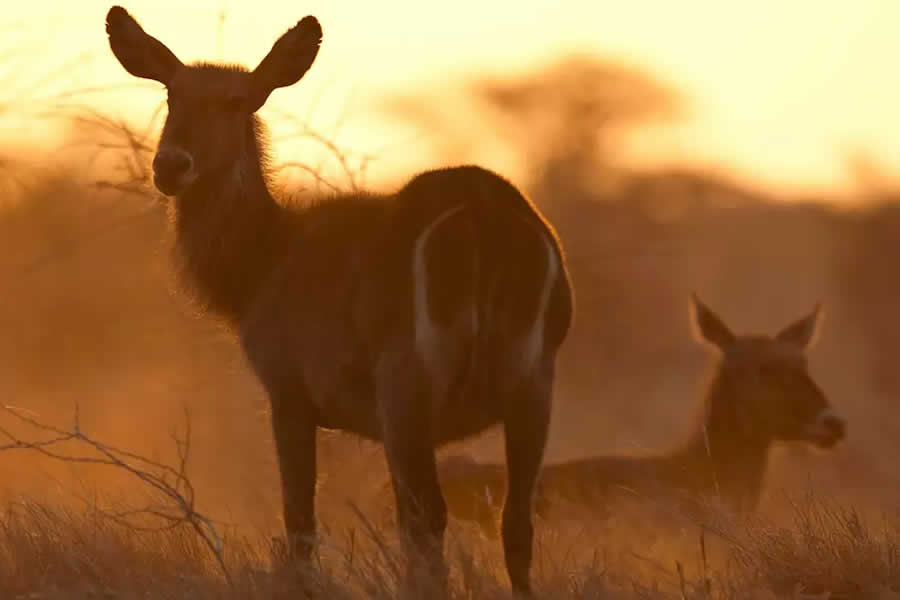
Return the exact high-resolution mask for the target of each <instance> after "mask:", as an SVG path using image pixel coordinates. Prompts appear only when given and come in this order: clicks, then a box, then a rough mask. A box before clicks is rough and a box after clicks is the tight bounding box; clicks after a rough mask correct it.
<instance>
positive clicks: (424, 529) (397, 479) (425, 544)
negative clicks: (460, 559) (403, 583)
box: [376, 352, 447, 592]
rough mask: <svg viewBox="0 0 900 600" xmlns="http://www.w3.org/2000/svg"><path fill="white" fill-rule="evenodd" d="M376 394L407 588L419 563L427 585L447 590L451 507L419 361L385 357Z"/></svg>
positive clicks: (406, 356) (403, 356)
mask: <svg viewBox="0 0 900 600" xmlns="http://www.w3.org/2000/svg"><path fill="white" fill-rule="evenodd" d="M376 394H377V401H378V405H379V410H380V415H381V420H382V435H383V443H384V451H385V455H386V457H387V462H388V467H389V469H390V472H391V480H392V482H393V486H394V495H395V498H396V503H397V509H396V510H397V526H398V528H399V529H400V532H401V535H402V536H403V538H404V542H405V544H406V547H407V557H408V562H409V566H408V569H409V577H408V578H409V581H408V582H407V583H408V584H409V585H415V579H416V577H414V575H415V574H416V572H417V571H418V570H419V569H418V568H417V567H418V566H419V561H420V560H424V566H425V567H426V569H427V570H426V574H427V575H428V576H429V579H430V581H425V582H423V583H425V584H426V585H429V584H433V583H437V585H438V586H439V587H441V588H443V587H444V585H445V581H446V566H445V565H444V560H443V543H444V530H445V529H446V527H447V505H446V503H445V502H444V496H443V494H442V493H441V486H440V482H439V480H438V473H437V463H436V460H435V452H434V442H433V440H432V435H431V414H430V404H431V398H430V397H429V391H428V386H427V379H426V377H425V374H424V371H423V369H422V368H421V367H420V366H419V361H418V359H417V357H415V356H414V355H411V354H408V353H405V352H395V353H387V354H385V355H384V356H383V357H382V359H381V360H380V361H379V365H378V368H377V373H376ZM415 587H416V588H418V586H417V585H415ZM418 591H419V592H421V591H422V590H421V588H419V589H418Z"/></svg>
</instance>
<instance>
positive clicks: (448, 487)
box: [438, 300, 845, 537]
mask: <svg viewBox="0 0 900 600" xmlns="http://www.w3.org/2000/svg"><path fill="white" fill-rule="evenodd" d="M694 308H695V314H696V323H697V326H698V328H699V332H700V335H701V336H702V338H703V339H704V340H705V341H707V342H709V343H711V344H713V345H715V346H717V347H718V348H719V349H720V350H721V352H722V359H721V361H720V362H719V364H718V365H717V368H716V371H715V375H714V377H713V380H712V384H711V385H710V388H709V390H708V392H707V395H706V399H705V401H704V404H703V417H702V420H701V422H700V423H699V424H698V426H697V428H696V429H695V431H694V432H693V434H692V435H691V437H690V438H689V439H688V441H687V442H686V443H685V444H683V445H682V446H680V447H678V448H676V449H675V450H673V451H672V452H669V453H665V454H660V455H656V456H644V457H633V456H599V457H592V458H584V459H579V460H571V461H565V462H559V463H553V464H547V465H544V467H543V469H542V471H541V474H540V476H539V479H538V485H537V498H536V501H535V504H536V508H537V512H538V514H540V515H541V516H542V517H544V518H547V519H551V520H552V519H554V518H555V516H556V515H555V514H554V513H555V511H554V508H555V507H558V506H560V505H562V504H568V505H569V506H573V505H574V506H583V507H584V508H586V509H588V510H590V511H591V512H593V513H604V512H608V511H609V510H610V506H609V502H608V501H609V500H610V494H611V493H614V492H617V491H627V492H628V493H637V494H638V495H639V496H644V497H651V498H656V499H666V500H667V501H674V502H675V503H676V504H678V505H679V506H680V507H681V508H682V509H686V510H688V511H690V512H695V511H698V510H699V511H702V507H703V506H704V505H706V501H707V500H709V499H713V498H718V500H719V501H720V502H721V504H724V506H725V507H726V508H727V509H729V510H730V511H732V512H733V513H736V514H747V513H749V512H750V511H752V510H753V509H754V508H755V507H756V505H757V503H758V500H759V497H760V492H761V490H762V485H763V476H764V473H765V467H766V462H767V457H768V453H769V448H770V447H771V445H772V444H773V443H774V442H776V441H788V442H807V443H812V444H815V445H818V446H822V447H830V446H831V445H833V444H835V443H836V442H837V441H838V440H840V439H841V438H842V437H843V436H844V429H845V425H844V422H843V421H842V420H840V419H838V418H837V417H834V416H830V417H827V418H826V419H825V420H821V417H822V416H823V415H828V414H829V413H828V412H825V411H828V410H829V403H828V400H827V399H826V397H825V396H824V394H823V393H822V392H821V390H820V389H819V387H818V386H817V385H816V383H815V382H814V381H813V380H812V379H811V378H810V376H809V374H808V373H807V369H806V359H805V356H804V351H805V349H806V348H807V346H808V345H809V343H810V341H811V339H812V337H813V332H814V330H815V326H816V321H817V318H818V314H819V312H818V309H816V310H815V311H814V312H812V313H811V314H810V315H808V316H806V317H804V318H803V319H800V320H799V321H797V322H795V323H794V324H792V325H790V326H788V327H787V328H785V329H784V330H782V332H781V333H779V334H778V335H777V336H775V337H774V338H770V337H766V336H740V337H738V336H735V335H734V334H732V333H731V331H730V330H729V329H728V327H727V326H725V324H724V323H723V322H722V321H721V320H720V319H719V318H718V317H717V316H716V315H715V314H714V313H712V311H710V310H709V309H708V308H707V307H706V306H704V305H703V304H702V303H700V302H699V301H697V300H695V304H694ZM438 474H439V477H440V481H441V486H442V488H443V490H444V496H445V497H446V499H447V506H448V510H449V512H450V514H451V515H453V516H454V517H456V518H458V519H461V520H465V521H472V522H475V523H477V524H478V525H479V526H480V527H481V528H482V530H483V531H484V533H485V534H486V535H488V536H490V537H493V536H495V535H496V518H497V514H498V511H499V509H500V507H501V505H502V502H503V498H504V494H505V487H506V485H505V483H506V482H505V472H504V469H503V466H502V465H497V464H487V463H479V462H476V461H475V460H473V459H471V458H468V457H463V456H451V457H448V458H447V459H445V460H443V461H441V463H439V465H438Z"/></svg>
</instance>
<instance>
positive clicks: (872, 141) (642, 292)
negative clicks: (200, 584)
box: [0, 0, 900, 528]
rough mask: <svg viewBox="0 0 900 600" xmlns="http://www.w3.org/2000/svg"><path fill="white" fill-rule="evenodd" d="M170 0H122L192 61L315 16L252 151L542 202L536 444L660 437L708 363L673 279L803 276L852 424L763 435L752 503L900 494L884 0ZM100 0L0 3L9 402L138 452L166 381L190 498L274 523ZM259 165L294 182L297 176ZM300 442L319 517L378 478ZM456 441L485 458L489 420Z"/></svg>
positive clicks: (774, 310)
mask: <svg viewBox="0 0 900 600" xmlns="http://www.w3.org/2000/svg"><path fill="white" fill-rule="evenodd" d="M183 5H184V3H175V2H170V1H168V0H166V1H158V2H152V3H151V2H133V3H131V4H129V5H127V8H128V9H129V10H130V11H131V12H132V14H133V15H134V16H135V17H136V18H137V19H138V20H139V21H140V22H141V23H142V24H143V26H144V27H145V28H146V29H147V31H148V32H149V33H150V34H151V35H154V36H156V37H158V38H160V39H161V40H163V41H164V42H166V43H167V44H168V45H169V46H170V47H171V48H172V49H173V50H174V51H175V52H176V53H177V54H178V55H179V56H180V58H182V60H184V61H186V62H187V61H190V60H195V59H200V58H210V59H216V58H218V57H221V58H223V59H225V60H233V61H236V62H241V63H245V64H248V65H250V66H254V65H255V64H256V63H257V62H258V61H259V60H260V59H261V58H262V56H264V54H265V53H266V52H267V51H268V49H269V48H270V47H271V44H272V42H273V41H274V40H275V39H276V38H277V36H278V35H280V34H281V33H282V32H283V31H284V30H285V29H287V28H288V27H289V26H291V25H292V24H293V23H294V22H296V20H297V19H299V18H300V17H302V16H303V15H305V14H307V13H312V14H315V15H317V17H318V18H319V19H320V20H321V22H322V24H323V29H324V32H325V34H324V42H323V46H322V50H321V52H320V54H319V57H318V59H317V62H316V64H315V66H314V67H313V68H312V69H311V71H310V72H309V74H308V75H307V77H306V78H305V79H304V80H303V82H302V83H300V84H298V85H297V86H294V87H293V88H290V89H287V90H279V91H278V92H276V93H275V94H273V96H272V99H271V101H270V104H269V105H267V107H266V108H264V109H263V111H262V115H263V116H264V117H265V118H266V119H267V120H269V122H270V124H271V126H272V130H273V131H272V133H273V138H274V142H275V143H274V149H273V150H274V157H275V160H276V162H277V163H287V162H291V161H298V162H303V163H304V164H306V165H307V166H309V167H310V168H311V169H313V170H315V171H316V172H317V173H320V175H321V177H324V178H325V179H326V180H327V181H328V182H330V183H332V184H333V185H336V186H338V187H341V188H347V187H349V186H350V185H352V184H353V183H354V182H355V183H357V184H359V183H365V184H367V185H370V186H372V187H374V188H376V189H384V190H389V189H392V188H394V187H396V186H397V185H399V184H401V183H402V181H403V179H405V178H406V177H408V176H409V174H410V173H412V172H414V171H415V170H416V169H420V168H425V167H429V166H438V165H444V164H452V163H460V162H470V161H475V162H479V163H481V164H483V165H485V166H487V167H490V168H494V169H498V170H500V171H502V172H503V173H505V174H507V175H508V176H509V177H510V178H511V179H512V180H513V181H514V182H515V183H516V184H517V185H519V186H520V187H522V189H524V190H525V191H526V192H527V193H528V194H529V195H530V196H531V197H532V198H533V199H534V200H535V201H536V202H537V203H538V205H539V206H540V207H541V208H542V209H543V210H544V211H545V212H546V213H547V215H548V216H549V218H550V219H551V220H552V221H553V222H554V223H555V224H556V226H557V228H558V230H559V232H560V234H561V235H562V239H563V242H564V244H565V246H566V250H567V252H568V256H569V260H570V268H571V271H572V276H573V281H574V284H575V290H576V303H577V304H576V311H577V314H576V322H575V326H574V329H573V330H572V333H571V335H570V338H569V340H568V342H567V344H566V346H565V348H564V351H563V352H562V354H561V356H560V363H559V365H560V366H559V379H558V395H557V398H558V403H557V407H556V412H555V415H554V423H553V430H552V437H551V441H550V446H549V450H548V452H549V455H548V458H549V459H551V460H552V459H557V458H563V457H571V456H577V455H585V454H591V453H596V452H609V451H622V452H626V451H634V450H638V449H639V450H647V449H663V448H666V447H668V446H669V445H670V444H672V443H674V442H676V441H677V440H679V439H680V438H681V437H683V436H684V434H685V433H686V431H687V430H686V428H687V427H689V424H690V423H691V422H692V420H693V416H694V414H695V413H696V410H697V403H698V402H699V399H700V396H699V394H700V393H701V392H702V390H703V386H704V383H705V381H704V376H705V375H706V374H707V373H708V363H709V360H710V359H709V356H708V354H707V352H706V350H705V349H704V348H702V347H700V346H699V345H698V344H696V343H695V342H694V341H693V340H692V338H691V334H690V328H689V322H688V297H689V294H690V292H691V291H697V292H698V293H699V294H700V295H701V296H702V297H703V298H704V299H705V300H706V301H707V302H708V303H709V304H710V305H711V306H712V307H713V308H715V309H716V310H718V311H719V312H720V313H721V314H722V315H723V317H724V318H725V319H726V320H727V321H728V323H729V324H731V325H732V327H733V328H734V329H736V330H738V331H752V330H758V331H765V332H774V331H775V330H777V329H778V328H780V327H781V326H783V325H785V324H787V323H788V322H789V321H791V320H793V319H795V318H797V317H799V316H801V315H803V314H805V313H806V312H807V311H808V310H809V309H810V308H811V307H812V306H813V304H814V303H815V302H817V301H822V302H824V305H825V308H826V319H825V322H824V328H823V330H822V336H821V338H820V341H819V344H818V345H817V346H816V347H815V349H814V350H813V351H812V353H811V356H810V361H811V369H812V371H813V374H814V376H815V377H816V378H817V380H818V381H819V383H820V384H821V385H822V387H823V389H824V390H825V391H826V393H827V394H828V395H829V396H830V398H831V400H832V402H833V403H834V405H835V406H836V408H837V410H838V411H839V412H841V413H843V414H844V415H845V416H846V417H847V418H848V421H849V436H850V437H849V439H848V440H847V442H846V443H845V444H843V445H842V446H840V447H839V448H838V449H836V450H835V451H834V452H832V453H830V454H824V453H818V452H812V451H806V450H803V449H794V448H791V449H789V448H779V449H778V451H777V452H776V453H775V461H774V462H773V469H772V472H771V477H770V483H771V485H770V488H769V489H770V494H769V497H768V498H767V501H770V500H776V499H777V496H778V491H779V490H781V489H795V488H800V487H805V486H807V485H809V484H813V485H815V486H817V487H819V488H822V489H825V490H827V491H828V492H829V493H834V494H836V495H838V496H840V497H842V498H846V499H849V500H852V501H853V502H855V503H858V504H860V505H861V506H867V507H870V508H872V509H878V510H881V509H887V508H891V509H893V507H894V503H895V502H896V501H897V500H900V494H898V493H897V492H898V490H900V488H898V486H897V484H898V477H897V475H896V474H895V473H896V469H895V468H894V467H892V466H891V465H892V464H894V459H893V457H894V456H896V454H897V452H898V450H900V441H898V440H900V435H898V434H900V411H898V410H897V409H896V408H895V402H896V400H895V396H896V395H897V392H898V390H900V372H898V370H897V369H896V368H895V365H894V357H895V356H896V351H897V349H898V348H900V318H898V315H897V314H896V308H895V307H896V306H897V305H898V300H900V282H897V280H896V277H895V276H894V272H895V269H894V264H895V259H894V248H895V243H896V242H895V240H896V239H897V236H898V235H900V209H898V205H897V203H896V200H897V198H898V197H900V196H898V190H900V188H898V187H897V186H896V178H895V177H896V173H897V169H898V167H900V158H898V157H900V152H898V150H900V147H898V144H900V141H898V140H900V117H898V116H897V113H896V106H898V105H900V84H898V83H897V78H896V77H893V76H892V73H893V68H894V62H895V57H896V56H897V55H898V51H900V38H897V36H896V35H895V29H896V28H895V27H894V26H893V24H894V23H897V22H900V21H898V19H900V5H897V4H896V3H891V2H874V1H869V2H864V1H860V2H856V3H852V4H848V3H841V2H833V3H827V2H811V1H809V2H807V1H797V2H792V3H790V4H789V5H785V4H783V3H776V2H774V1H765V2H755V3H740V4H739V3H717V2H712V1H709V2H706V1H700V0H695V1H693V2H681V3H678V8H677V9H676V8H674V6H675V5H673V4H670V3H663V2H649V1H644V2H633V3H630V4H619V3H607V2H591V3H576V2H561V3H556V4H554V5H551V4H550V3H544V4H540V5H538V4H537V3H535V6H534V7H529V6H523V5H522V4H521V3H511V2H496V3H485V2H478V3H476V2H469V1H468V0H466V1H461V2H456V3H454V4H453V5H452V8H451V6H450V5H446V6H443V5H442V6H425V5H423V3H415V2H400V1H395V2H382V3H378V4H374V5H373V4H371V3H350V2H337V1H334V0H330V1H328V2H325V1H322V2H318V1H311V2H307V3H304V4H302V6H298V5H297V3H294V2H284V3H274V2H262V1H258V2H254V3H252V9H255V10H251V5H250V3H248V4H241V5H238V3H235V2H197V3H193V4H191V8H190V9H189V10H182V7H183ZM107 9H108V4H106V3H99V2H95V1H93V0H91V1H86V2H83V3H81V4H79V5H78V7H77V8H74V7H73V5H71V4H69V3H63V2H59V3H55V2H32V3H17V4H16V5H14V6H12V7H7V8H6V9H5V10H4V17H3V19H4V21H5V22H2V23H0V29H2V30H3V42H2V43H0V45H2V46H3V47H0V54H2V55H3V65H2V66H0V82H2V83H3V85H2V86H0V134H2V136H0V240H2V241H3V245H2V248H3V252H2V253H0V282H2V288H0V290H2V295H0V332H2V334H3V335H0V390H2V394H3V401H4V402H7V403H9V404H13V405H16V406H19V407H23V408H27V409H28V410H31V411H34V412H35V413H36V414H37V415H38V416H39V417H40V418H41V419H43V420H46V421H50V422H53V423H56V424H60V425H62V426H67V425H68V424H70V423H71V421H72V418H73V413H74V407H75V405H76V404H77V405H78V407H79V415H80V423H81V426H82V427H83V428H84V429H85V430H86V431H89V432H91V433H92V434H95V435H98V436H101V437H103V438H104V439H107V440H109V441H110V442H113V443H116V444H119V445H122V446H126V447H128V448H132V449H136V450H140V451H142V452H146V453H148V454H151V455H154V456H158V457H160V458H162V459H171V458H172V444H171V441H170V437H169V436H170V433H171V430H172V428H173V427H176V426H180V425H181V424H182V421H183V416H184V414H183V409H184V407H187V408H188V410H189V412H190V419H191V423H192V427H193V454H192V459H191V464H190V467H191V473H192V476H193V478H194V479H195V482H196V483H197V485H198V493H199V498H200V502H201V505H202V506H203V507H204V508H208V509H209V510H211V511H213V512H214V513H215V515H216V516H218V517H220V518H223V519H226V520H233V521H234V522H238V523H241V524H249V525H252V526H254V527H263V528H271V527H274V526H276V525H277V523H278V521H277V519H278V518H279V515H280V504H279V498H278V485H277V467H276V464H275V457H274V450H273V447H272V441H271V435H270V432H269V424H268V414H267V404H266V400H265V398H264V396H263V393H262V390H261V388H260V387H259V385H258V383H257V382H256V381H255V380H254V379H253V378H252V376H251V375H250V374H249V372H248V370H247V369H246V367H245V365H244V363H243V359H242V358H241V356H240V354H239V352H238V351H237V348H236V346H235V344H234V343H233V341H232V340H231V339H230V337H229V335H228V334H227V333H226V332H224V331H222V330H220V329H218V328H216V326H214V325H212V324H210V323H208V322H206V321H203V320H200V319H197V318H195V317H194V316H193V315H192V314H191V313H190V309H189V307H187V306H186V305H185V303H184V302H183V301H182V300H181V299H180V298H178V297H177V296H176V295H173V294H172V293H171V291H170V290H171V287H172V286H171V281H170V274H169V272H168V271H167V264H168V263H167V256H166V247H165V229H166V214H165V207H164V206H163V203H162V202H161V201H160V199H159V198H157V197H156V196H155V194H153V193H152V192H150V191H149V190H147V189H146V187H142V186H141V179H142V178H145V177H146V161H147V159H148V157H149V152H150V151H151V150H152V147H151V145H149V143H148V144H146V145H142V144H143V143H144V142H142V140H133V139H132V140H129V139H128V138H127V137H126V136H125V135H124V133H123V132H124V130H123V129H122V127H121V125H120V121H121V123H125V124H129V125H130V126H132V127H134V128H136V130H137V131H138V132H139V133H141V134H144V133H146V135H147V136H148V137H149V138H150V139H151V140H152V138H153V135H154V132H155V129H156V128H157V127H158V125H159V122H160V117H161V116H164V109H163V114H162V115H161V114H159V113H158V112H157V109H158V108H159V107H160V103H161V102H162V101H163V99H164V92H163V90H162V88H161V86H159V85H158V84H155V83H152V82H150V83H141V82H138V81H137V80H134V79H133V78H131V77H130V76H128V75H127V73H125V72H124V70H123V69H122V68H121V67H120V66H119V65H118V64H117V63H116V62H115V60H114V58H113V57H112V55H111V53H110V52H109V50H108V46H107V44H106V36H105V33H104V30H103V23H104V16H105V12H106V10H107ZM310 134H312V136H313V137H310ZM315 136H319V138H320V139H318V140H317V138H316V137H315ZM321 139H325V140H328V141H331V142H333V143H334V144H336V145H337V147H338V148H339V149H340V150H341V152H342V156H344V157H345V159H346V160H347V165H346V168H347V169H348V170H349V171H350V172H351V173H352V174H353V177H354V179H353V180H352V181H351V180H350V179H349V178H348V177H347V176H346V173H344V167H343V166H342V165H341V163H340V161H338V160H335V157H334V153H333V151H331V150H329V149H328V147H327V146H326V145H325V144H323V143H322V142H321ZM280 175H281V177H279V186H286V188H287V189H288V190H289V191H290V192H291V193H292V194H298V195H301V196H307V195H309V194H311V193H313V192H314V191H315V190H316V187H317V186H316V185H315V181H314V180H313V179H311V178H310V177H309V176H308V173H306V174H305V176H303V175H304V172H303V171H300V170H298V169H294V168H289V169H285V170H284V171H282V172H281V173H280ZM362 175H364V178H363V177H362ZM98 182H101V185H99V186H98V185H97V183H98ZM319 187H321V186H319ZM3 425H4V426H8V424H6V423H4V424H3ZM322 438H323V439H322V444H321V448H322V450H321V453H320V457H321V458H320V464H321V472H322V476H321V484H320V490H321V491H320V494H321V495H320V500H319V507H320V510H322V511H326V512H327V511H332V510H333V511H334V513H335V514H337V513H338V512H340V511H341V510H342V509H343V507H344V502H345V499H346V498H347V497H357V494H356V492H357V491H358V490H359V489H360V488H361V487H363V488H365V487H367V486H369V485H371V486H375V485H377V484H379V483H381V478H382V477H383V474H384V471H383V468H384V467H383V458H382V455H381V451H380V450H379V449H378V448H377V447H376V446H374V445H370V444H364V443H361V442H357V441H355V440H353V439H352V438H346V437H344V436H342V435H335V434H324V435H323V436H322ZM468 449H469V450H470V451H472V452H474V453H476V454H478V455H479V456H483V457H486V458H496V459H499V458H500V457H501V453H500V449H501V444H500V438H499V435H498V434H497V433H496V432H494V433H489V434H487V435H485V436H483V437H482V438H480V439H477V440H473V441H472V442H471V443H470V444H468ZM0 473H2V475H3V477H4V479H5V482H6V484H7V485H5V486H3V487H4V488H5V489H6V490H7V492H9V493H17V492H21V491H28V492H32V493H37V494H45V493H46V494H49V493H53V494H64V495H65V494H71V493H72V491H73V490H80V492H79V493H87V492H85V490H86V489H88V488H90V486H93V485H99V486H100V487H101V489H104V490H118V489H120V487H121V486H123V485H126V483H125V482H124V481H123V480H121V479H120V478H118V477H112V476H108V475H104V474H103V473H101V472H91V471H84V470H80V471H74V470H70V469H63V468H60V467H58V466H54V465H52V464H51V463H48V462H46V461H43V460H36V459H35V458H34V457H33V456H29V455H26V454H18V455H16V454H12V453H5V454H3V453H0ZM76 480H77V482H76Z"/></svg>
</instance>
